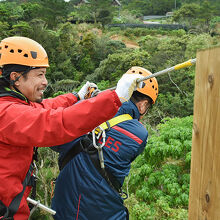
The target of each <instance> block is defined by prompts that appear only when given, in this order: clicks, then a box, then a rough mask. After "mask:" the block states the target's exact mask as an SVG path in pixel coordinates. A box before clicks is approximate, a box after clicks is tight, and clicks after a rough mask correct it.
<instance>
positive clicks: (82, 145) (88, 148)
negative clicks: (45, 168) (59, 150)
mask: <svg viewBox="0 0 220 220" xmlns="http://www.w3.org/2000/svg"><path fill="white" fill-rule="evenodd" d="M131 119H133V118H132V117H131V116H130V115H129V114H123V115H119V116H117V117H115V118H112V119H111V120H109V121H107V122H104V123H102V124H101V125H100V126H101V127H102V128H103V129H104V130H106V129H107V130H108V129H110V128H111V127H113V126H115V125H116V124H119V123H121V122H123V121H127V120H131ZM96 133H99V131H98V130H97V131H96ZM80 152H85V153H87V154H88V155H89V157H90V159H91V161H92V163H93V165H94V167H95V168H96V170H97V171H98V172H99V173H100V175H101V176H102V177H103V178H104V179H105V180H106V182H107V183H108V184H109V185H110V186H111V187H112V188H113V189H114V190H115V191H116V192H118V193H121V187H122V186H121V183H120V182H119V181H118V180H117V179H116V177H115V176H114V175H113V174H112V173H111V172H110V171H108V170H107V169H106V168H104V169H103V168H101V166H100V161H99V158H98V155H97V149H96V148H94V146H93V142H92V138H90V137H89V135H86V136H84V137H83V138H82V139H81V140H80V141H79V142H77V144H76V145H74V146H73V147H72V148H71V149H70V150H69V151H68V152H67V153H66V155H65V156H64V158H63V160H62V161H61V163H60V171H61V170H62V169H63V168H64V167H65V165H66V164H67V163H68V162H69V161H70V160H72V159H73V158H74V157H75V156H76V155H77V154H79V153H80Z"/></svg>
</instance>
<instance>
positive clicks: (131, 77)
mask: <svg viewBox="0 0 220 220" xmlns="http://www.w3.org/2000/svg"><path fill="white" fill-rule="evenodd" d="M141 78H143V76H141V75H139V74H128V73H125V74H124V75H123V76H122V77H121V79H120V80H119V81H118V83H117V87H116V90H115V92H116V93H117V95H118V97H119V98H120V100H121V102H122V103H123V102H126V101H128V100H129V99H130V98H131V95H132V93H133V91H134V90H136V89H137V88H142V86H143V82H139V83H137V80H138V79H141Z"/></svg>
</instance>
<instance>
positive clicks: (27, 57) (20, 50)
mask: <svg viewBox="0 0 220 220" xmlns="http://www.w3.org/2000/svg"><path fill="white" fill-rule="evenodd" d="M6 64H19V65H24V66H31V67H49V63H48V57H47V53H46V51H45V50H44V48H43V47H42V46H41V45H40V44H39V43H37V42H36V41H34V40H31V39H29V38H27V37H8V38H5V39H3V40H2V41H1V43H0V66H4V65H6Z"/></svg>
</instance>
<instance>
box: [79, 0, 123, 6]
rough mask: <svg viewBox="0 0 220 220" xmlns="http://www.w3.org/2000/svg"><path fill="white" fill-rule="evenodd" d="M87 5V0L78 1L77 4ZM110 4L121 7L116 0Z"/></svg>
mask: <svg viewBox="0 0 220 220" xmlns="http://www.w3.org/2000/svg"><path fill="white" fill-rule="evenodd" d="M83 3H87V4H88V3H89V0H80V1H79V3H78V4H83ZM112 4H113V5H116V6H121V3H120V2H119V1H118V0H112Z"/></svg>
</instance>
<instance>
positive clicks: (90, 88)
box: [78, 81, 98, 100]
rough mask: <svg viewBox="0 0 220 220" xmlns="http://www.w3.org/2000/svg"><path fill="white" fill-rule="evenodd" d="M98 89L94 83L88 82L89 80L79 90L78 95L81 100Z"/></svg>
mask: <svg viewBox="0 0 220 220" xmlns="http://www.w3.org/2000/svg"><path fill="white" fill-rule="evenodd" d="M96 90H98V87H97V85H96V84H95V83H90V82H89V81H87V82H86V84H85V85H84V86H83V87H82V88H81V89H80V90H79V92H78V95H79V98H80V99H81V100H83V99H88V98H91V97H92V94H93V93H95V91H96Z"/></svg>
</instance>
